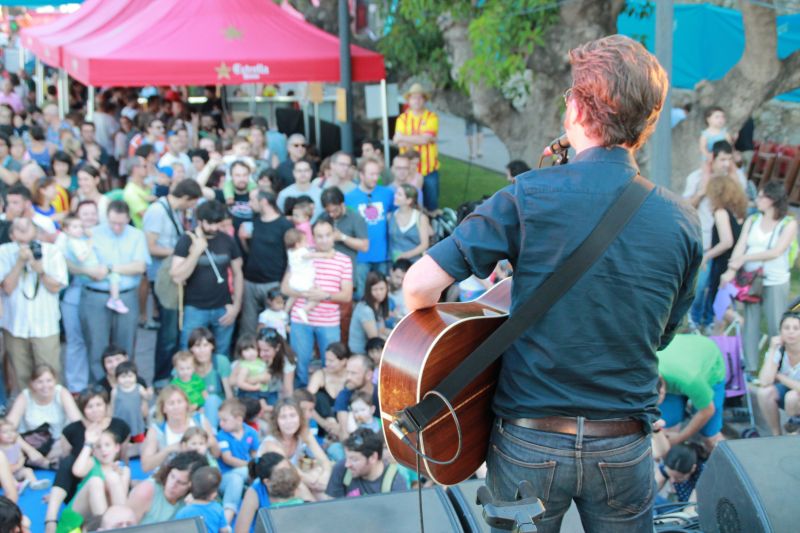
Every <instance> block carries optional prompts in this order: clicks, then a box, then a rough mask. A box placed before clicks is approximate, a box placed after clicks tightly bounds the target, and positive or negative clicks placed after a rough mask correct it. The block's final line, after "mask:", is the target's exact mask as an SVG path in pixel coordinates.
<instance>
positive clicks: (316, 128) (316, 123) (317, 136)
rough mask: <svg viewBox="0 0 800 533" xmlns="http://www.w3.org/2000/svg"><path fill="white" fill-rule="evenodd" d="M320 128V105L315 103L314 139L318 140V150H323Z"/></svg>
mask: <svg viewBox="0 0 800 533" xmlns="http://www.w3.org/2000/svg"><path fill="white" fill-rule="evenodd" d="M320 135H321V133H320V127H319V104H318V103H317V102H314V138H315V139H316V140H317V148H319V149H320V150H321V149H322V139H321V138H320Z"/></svg>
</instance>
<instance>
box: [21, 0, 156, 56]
mask: <svg viewBox="0 0 800 533" xmlns="http://www.w3.org/2000/svg"><path fill="white" fill-rule="evenodd" d="M154 1H155V0H119V1H116V0H115V1H112V2H109V1H107V0H87V1H86V3H85V4H83V5H82V6H81V7H80V9H78V11H76V12H74V13H72V14H70V15H67V16H65V17H63V18H62V19H60V20H58V21H55V22H53V23H52V24H47V25H44V26H40V27H39V28H36V29H33V28H31V29H30V30H24V31H23V32H22V36H23V37H22V38H23V41H22V43H23V46H24V47H25V48H27V49H28V50H31V51H32V52H33V53H34V54H35V55H36V56H37V57H39V58H40V59H41V60H42V61H44V62H45V63H47V64H48V65H50V66H54V67H63V66H64V64H63V62H62V57H61V54H62V50H63V48H62V45H64V44H66V43H70V42H73V41H76V40H78V39H81V38H83V37H86V36H89V35H92V34H95V33H96V32H98V31H108V30H110V29H111V28H114V27H116V26H118V25H120V24H122V23H123V22H125V20H127V19H128V18H130V17H131V16H132V15H133V14H134V13H137V12H138V11H140V10H145V9H148V8H149V4H151V3H152V2H154Z"/></svg>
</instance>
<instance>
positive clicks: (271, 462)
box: [233, 452, 290, 533]
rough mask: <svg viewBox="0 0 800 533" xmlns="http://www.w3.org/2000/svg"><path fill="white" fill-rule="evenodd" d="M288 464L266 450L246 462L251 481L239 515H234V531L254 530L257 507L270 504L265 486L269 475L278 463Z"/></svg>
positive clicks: (251, 531) (246, 531) (245, 532)
mask: <svg viewBox="0 0 800 533" xmlns="http://www.w3.org/2000/svg"><path fill="white" fill-rule="evenodd" d="M281 464H282V465H284V466H290V465H289V463H288V462H287V461H286V458H285V457H284V456H283V455H281V454H279V453H275V452H266V453H265V454H263V455H262V456H261V457H259V458H258V459H257V460H253V461H250V462H249V463H248V464H247V471H248V473H249V476H250V479H251V480H252V483H251V484H250V486H249V487H248V488H247V490H246V491H245V493H244V498H243V499H242V506H241V508H240V509H239V516H237V517H236V526H235V527H234V529H233V531H234V533H253V532H254V531H255V529H256V528H255V522H256V520H255V518H256V513H257V512H258V510H259V509H263V508H265V507H269V506H270V503H271V501H270V494H269V490H268V488H267V486H268V484H269V479H270V476H272V472H273V471H274V470H275V467H277V466H278V465H281Z"/></svg>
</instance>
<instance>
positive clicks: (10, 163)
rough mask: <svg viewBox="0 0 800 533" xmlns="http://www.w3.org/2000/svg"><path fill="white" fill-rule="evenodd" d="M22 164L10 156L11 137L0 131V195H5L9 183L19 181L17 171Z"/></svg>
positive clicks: (12, 183)
mask: <svg viewBox="0 0 800 533" xmlns="http://www.w3.org/2000/svg"><path fill="white" fill-rule="evenodd" d="M21 169H22V165H20V164H19V163H18V162H16V161H14V158H13V157H11V139H9V137H8V135H6V134H4V133H0V195H1V196H3V197H5V195H6V191H8V188H9V187H10V186H11V185H14V184H15V183H16V182H17V181H19V171H20V170H21Z"/></svg>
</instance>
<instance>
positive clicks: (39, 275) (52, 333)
mask: <svg viewBox="0 0 800 533" xmlns="http://www.w3.org/2000/svg"><path fill="white" fill-rule="evenodd" d="M11 239H12V242H10V243H6V244H3V245H0V278H1V279H2V280H3V282H2V289H3V290H2V293H1V294H2V302H3V313H2V316H0V327H2V329H3V336H4V338H5V344H6V349H7V351H8V354H9V357H10V358H11V362H12V364H13V365H14V369H15V371H16V374H17V387H18V390H22V389H23V388H24V387H26V386H27V384H28V381H30V377H31V373H32V372H33V368H34V366H35V365H37V364H40V363H47V364H49V365H50V366H52V367H53V368H54V369H55V371H56V375H60V374H61V360H60V354H61V349H60V345H59V340H58V332H59V325H58V321H59V319H60V317H61V313H60V311H59V305H58V293H59V291H60V290H61V289H63V288H64V287H66V285H67V263H66V261H65V260H64V256H63V255H62V254H61V251H60V250H59V249H58V248H56V247H55V246H54V245H52V244H50V243H46V242H41V241H38V240H35V239H36V227H35V226H34V224H33V222H32V221H31V220H30V219H29V218H15V219H14V221H13V222H12V225H11Z"/></svg>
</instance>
